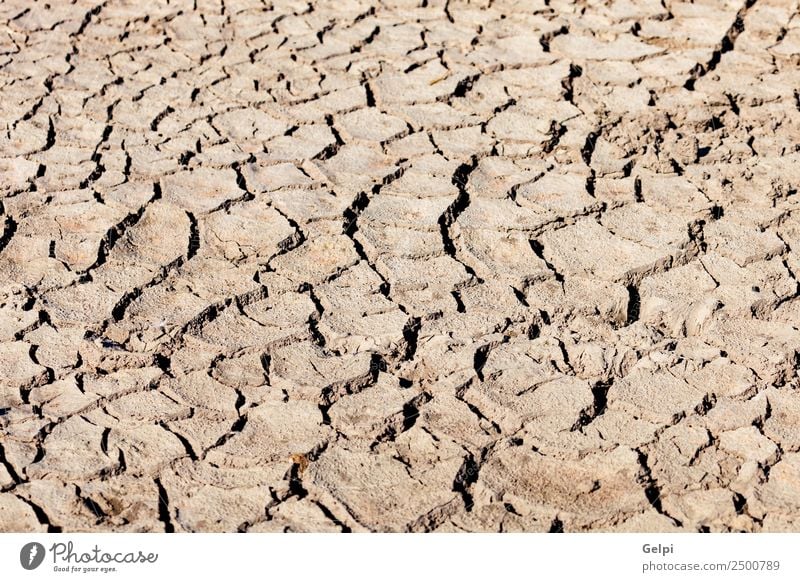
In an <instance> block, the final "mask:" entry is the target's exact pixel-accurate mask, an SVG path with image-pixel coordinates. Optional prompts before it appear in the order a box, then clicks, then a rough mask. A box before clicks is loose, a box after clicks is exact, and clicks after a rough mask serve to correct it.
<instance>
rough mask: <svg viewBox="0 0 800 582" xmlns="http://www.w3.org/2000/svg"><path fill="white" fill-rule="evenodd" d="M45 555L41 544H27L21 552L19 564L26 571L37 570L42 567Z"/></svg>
mask: <svg viewBox="0 0 800 582" xmlns="http://www.w3.org/2000/svg"><path fill="white" fill-rule="evenodd" d="M44 554H45V552H44V546H43V545H42V544H40V543H39V542H30V543H27V544H25V545H24V546H22V549H21V550H20V552H19V563H20V564H22V567H23V568H25V569H26V570H35V569H36V568H38V567H39V566H41V565H42V562H43V561H44Z"/></svg>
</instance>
